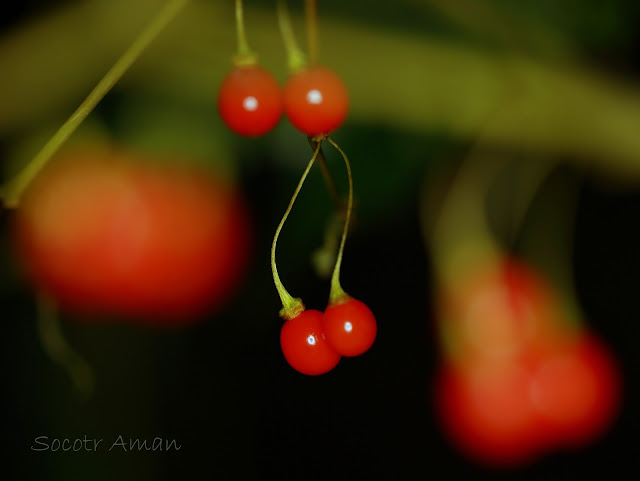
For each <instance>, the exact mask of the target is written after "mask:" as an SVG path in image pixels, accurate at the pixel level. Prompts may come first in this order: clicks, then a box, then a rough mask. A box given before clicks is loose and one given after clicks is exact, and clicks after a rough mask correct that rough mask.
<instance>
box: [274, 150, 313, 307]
mask: <svg viewBox="0 0 640 481" xmlns="http://www.w3.org/2000/svg"><path fill="white" fill-rule="evenodd" d="M319 152H320V144H319V143H318V145H317V146H316V150H315V152H314V153H313V157H311V160H310V161H309V163H308V164H307V167H306V168H305V170H304V172H303V173H302V177H300V181H299V182H298V185H297V186H296V189H295V191H294V192H293V196H292V197H291V200H290V201H289V206H288V207H287V210H286V211H285V212H284V215H283V216H282V220H281V221H280V224H278V227H277V229H276V233H275V235H274V236H273V243H272V244H271V272H272V274H273V282H274V284H275V285H276V289H277V291H278V295H279V296H280V301H282V309H281V310H280V316H281V317H283V318H284V319H292V318H294V317H296V316H297V315H298V314H299V313H300V312H302V311H303V310H304V304H303V303H302V300H301V299H300V298H299V297H293V296H292V295H291V294H289V292H288V291H287V289H285V287H284V285H283V284H282V281H281V280H280V275H279V274H278V267H277V265H276V244H277V243H278V237H279V236H280V231H281V230H282V227H283V226H284V223H285V222H286V220H287V217H289V213H290V212H291V209H292V208H293V204H294V203H295V201H296V198H297V197H298V194H299V193H300V189H302V185H303V184H304V181H305V180H306V178H307V175H308V174H309V171H310V170H311V167H312V166H313V163H314V162H315V160H316V158H317V157H318V153H319Z"/></svg>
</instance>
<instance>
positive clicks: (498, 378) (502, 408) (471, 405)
mask: <svg viewBox="0 0 640 481" xmlns="http://www.w3.org/2000/svg"><path fill="white" fill-rule="evenodd" d="M530 382H531V374H530V371H529V370H528V369H527V367H526V366H525V365H523V364H521V363H517V362H516V363H511V362H507V363H503V362H480V363H477V364H475V365H473V366H467V367H465V368H463V367H460V366H453V365H451V364H448V365H445V366H443V367H442V368H441V371H440V374H439V377H438V380H437V383H436V407H437V410H438V414H439V418H440V421H441V422H442V423H443V425H444V428H445V431H446V433H447V434H448V435H449V437H450V438H451V440H452V441H453V442H454V443H455V444H456V445H457V446H458V447H459V448H460V449H461V450H462V451H463V452H465V453H466V454H467V455H469V456H471V457H472V458H474V459H476V460H478V461H480V462H482V463H485V464H490V465H497V466H513V465H517V464H522V463H525V462H528V461H531V460H532V459H534V458H535V457H536V456H538V455H539V454H540V452H541V450H542V448H543V441H544V439H545V437H544V426H543V425H542V424H541V423H540V422H539V421H540V420H539V417H538V413H537V412H536V410H535V409H534V408H533V405H532V402H531V397H530Z"/></svg>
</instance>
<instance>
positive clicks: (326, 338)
mask: <svg viewBox="0 0 640 481" xmlns="http://www.w3.org/2000/svg"><path fill="white" fill-rule="evenodd" d="M278 7H279V9H278V18H279V20H280V29H281V32H282V35H283V39H284V41H285V46H286V48H287V50H288V55H289V69H290V72H291V73H290V75H289V79H288V81H287V83H286V85H285V87H284V89H282V90H281V89H280V88H279V86H278V83H277V81H276V79H275V78H274V77H273V75H272V74H271V73H269V72H268V71H267V70H265V69H264V68H263V67H261V66H259V65H258V63H257V60H256V56H255V54H253V52H251V50H250V49H249V47H248V45H247V42H246V39H245V36H244V24H243V18H242V2H241V1H240V0H237V1H236V26H237V31H238V52H237V55H236V56H235V57H234V62H233V63H234V68H233V69H232V70H231V72H230V73H229V74H228V75H227V76H226V77H225V79H224V81H223V82H222V85H221V86H220V90H219V93H218V110H219V113H220V116H221V117H222V120H223V121H224V122H225V124H226V125H227V126H228V127H229V129H231V130H232V131H234V132H236V133H237V134H240V135H243V136H247V137H252V136H258V135H262V134H265V133H267V132H269V131H270V130H271V129H273V128H274V127H275V126H276V125H277V123H278V122H279V120H280V117H281V116H282V113H283V111H284V114H285V115H286V117H287V119H288V120H289V122H291V124H292V125H293V126H294V127H295V128H296V129H298V130H299V131H300V132H302V133H304V134H305V135H307V136H308V138H309V140H310V143H311V144H312V145H314V144H315V149H314V155H313V157H312V159H311V160H310V162H309V164H308V165H307V168H306V170H305V171H304V173H303V175H302V178H301V179H300V182H299V184H298V187H297V189H296V191H295V192H294V195H293V198H292V199H291V202H290V204H289V207H288V209H287V211H286V212H285V214H284V216H283V218H282V221H281V222H280V225H279V226H278V228H277V230H276V234H275V236H274V239H273V244H272V249H271V267H272V271H273V278H274V282H275V285H276V289H277V290H278V294H279V295H280V299H281V301H282V306H283V308H282V310H281V312H280V315H281V317H282V318H283V319H285V323H284V325H283V326H282V329H281V332H280V345H281V348H282V353H283V355H284V357H285V359H286V360H287V362H288V363H289V364H290V365H291V366H292V367H293V368H294V369H296V370H297V371H299V372H301V373H303V374H307V375H318V374H324V373H326V372H328V371H330V370H331V369H333V368H334V367H335V366H336V365H337V364H338V362H339V361H340V358H341V357H342V356H358V355H360V354H362V353H364V352H365V351H367V350H368V349H369V348H370V347H371V345H372V344H373V342H374V339H375V337H376V332H377V325H376V320H375V317H374V316H373V313H372V312H371V310H370V309H369V308H368V307H367V305H366V304H365V303H363V302H361V301H359V300H357V299H354V298H352V297H351V296H349V295H348V294H347V293H345V292H344V290H343V289H342V287H341V285H340V280H339V276H340V266H341V262H342V254H343V249H344V243H345V239H346V236H347V229H348V226H349V221H350V215H351V210H352V205H353V185H352V177H351V167H350V165H349V160H348V159H347V156H346V155H345V154H344V152H342V150H341V149H340V148H339V147H338V146H337V144H335V142H334V141H333V140H331V139H330V138H329V137H328V135H329V134H330V133H331V132H333V131H334V130H335V129H337V128H338V127H340V126H341V125H342V123H343V122H344V120H345V118H346V115H347V111H348V104H349V100H348V94H347V90H346V88H345V86H344V84H343V82H342V80H341V79H340V77H339V76H338V75H336V73H334V72H333V71H332V70H330V69H328V68H327V67H324V66H321V65H318V64H316V63H315V62H313V64H312V65H311V66H309V65H307V62H306V58H305V56H304V54H303V53H302V52H301V51H300V50H299V49H298V47H297V45H296V43H295V39H294V37H293V33H292V29H291V26H290V22H289V17H288V14H287V11H286V8H285V7H284V3H283V2H279V4H278ZM308 15H310V17H309V18H310V19H311V20H312V23H313V22H315V12H314V11H312V12H308ZM313 30H314V31H315V29H313ZM310 43H311V44H314V39H313V38H312V39H311V42H310ZM312 50H313V49H312ZM312 57H315V52H312ZM313 60H315V59H313ZM325 139H326V140H327V141H328V142H329V143H331V144H332V145H333V146H334V147H335V148H336V149H337V150H338V151H340V153H342V155H343V158H344V161H345V165H346V167H347V172H348V175H349V202H348V207H347V216H346V220H345V224H344V230H343V233H342V239H341V243H340V249H339V252H338V254H337V258H336V263H335V267H334V271H333V277H332V281H331V292H330V296H329V303H328V306H327V308H326V310H325V312H324V313H322V312H320V311H317V310H313V309H309V310H307V309H305V306H304V304H303V303H302V300H301V299H299V298H293V297H292V296H291V295H290V294H289V293H288V292H287V290H286V289H285V288H284V286H283V285H282V282H281V281H280V277H279V276H278V270H277V267H276V260H275V250H276V243H277V240H278V236H279V234H280V231H281V229H282V227H283V225H284V222H285V221H286V219H287V216H288V215H289V212H290V211H291V208H292V207H293V203H294V202H295V199H296V197H297V195H298V193H299V191H300V189H301V187H302V184H303V183H304V180H305V179H306V176H307V174H308V172H309V170H310V169H311V167H312V165H313V163H314V162H315V160H316V159H317V158H318V156H319V155H320V149H321V142H322V141H323V140H325Z"/></svg>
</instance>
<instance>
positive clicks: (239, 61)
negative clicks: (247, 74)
mask: <svg viewBox="0 0 640 481" xmlns="http://www.w3.org/2000/svg"><path fill="white" fill-rule="evenodd" d="M235 13H236V35H237V36H238V52H237V53H236V55H235V56H234V58H233V64H234V65H235V66H236V67H242V66H246V65H254V64H255V63H256V61H257V60H256V55H255V53H253V51H252V50H251V48H249V42H247V35H246V33H245V29H244V9H243V7H242V0H236V8H235Z"/></svg>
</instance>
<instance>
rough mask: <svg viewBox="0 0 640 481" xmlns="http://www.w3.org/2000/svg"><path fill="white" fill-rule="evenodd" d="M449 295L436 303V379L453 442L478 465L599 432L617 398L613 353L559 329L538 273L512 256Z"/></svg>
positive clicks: (534, 453)
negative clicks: (443, 352) (442, 347)
mask: <svg viewBox="0 0 640 481" xmlns="http://www.w3.org/2000/svg"><path fill="white" fill-rule="evenodd" d="M454 291H455V292H454V293H452V295H450V296H446V297H447V298H446V300H445V302H443V305H441V306H440V307H441V309H440V314H441V315H442V319H441V323H442V326H441V328H442V329H443V330H444V332H445V337H446V339H447V341H446V342H447V347H448V352H447V354H448V355H449V358H448V359H447V362H445V363H443V365H442V366H441V369H440V373H439V376H438V380H437V383H436V401H437V408H438V412H439V415H440V418H441V421H442V422H443V424H444V427H445V429H446V431H447V433H448V434H449V436H450V437H451V438H452V441H454V442H455V443H456V444H457V445H458V446H459V447H460V448H461V449H462V450H463V451H464V452H466V453H467V454H468V455H469V456H471V457H473V458H475V459H477V460H478V461H481V462H483V463H486V464H491V465H499V466H505V465H509V466H513V465H516V464H520V463H523V462H526V461H531V460H533V459H534V458H536V457H538V456H539V455H541V454H544V452H546V451H548V450H550V449H556V448H572V447H575V446H579V445H582V444H585V443H588V442H589V441H591V440H593V439H595V438H596V437H597V436H599V435H600V434H602V433H603V432H604V431H605V429H606V428H607V427H608V426H609V425H610V424H611V422H612V420H613V418H614V416H615V415H616V413H617V411H618V407H619V401H620V379H619V370H618V367H617V364H616V361H615V359H614V356H613V354H612V353H611V352H610V351H609V349H607V347H606V346H605V345H604V344H603V343H602V342H601V341H599V340H598V339H597V338H596V337H595V336H594V335H592V334H590V333H588V332H587V331H585V330H578V329H575V330H571V329H569V328H567V327H565V326H564V325H563V319H562V317H561V316H562V313H561V311H560V309H559V306H557V302H556V301H555V300H554V296H553V293H552V292H551V291H550V289H548V287H547V285H546V283H545V282H544V281H543V280H542V279H539V278H538V277H537V276H536V274H535V273H534V272H533V271H532V270H530V269H528V268H527V267H525V266H524V265H521V264H519V263H516V262H514V261H513V260H510V259H508V260H505V261H502V262H500V261H499V262H498V263H497V264H496V265H492V266H491V267H490V268H489V269H484V270H481V271H479V272H478V273H477V274H476V275H473V276H471V279H464V280H462V282H460V283H456V286H455V288H454Z"/></svg>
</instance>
